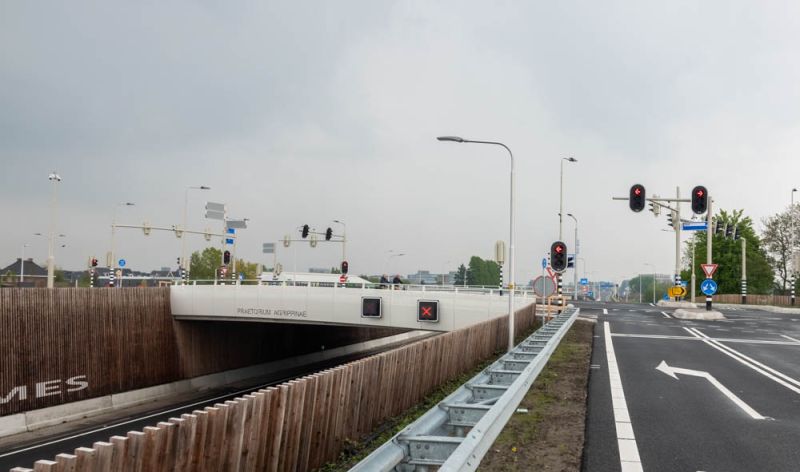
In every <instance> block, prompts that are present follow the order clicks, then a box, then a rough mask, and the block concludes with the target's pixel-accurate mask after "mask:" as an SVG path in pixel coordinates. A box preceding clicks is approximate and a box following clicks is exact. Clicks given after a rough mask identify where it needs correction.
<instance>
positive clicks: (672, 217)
mask: <svg viewBox="0 0 800 472" xmlns="http://www.w3.org/2000/svg"><path fill="white" fill-rule="evenodd" d="M677 218H678V214H677V212H674V211H671V212H669V215H667V224H668V225H670V227H671V228H672V229H675V223H676V221H675V220H676V219H677Z"/></svg>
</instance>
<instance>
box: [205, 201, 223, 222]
mask: <svg viewBox="0 0 800 472" xmlns="http://www.w3.org/2000/svg"><path fill="white" fill-rule="evenodd" d="M206 218H208V219H209V220H224V219H225V204H224V203H215V202H206Z"/></svg>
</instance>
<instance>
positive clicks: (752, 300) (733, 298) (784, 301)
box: [713, 293, 792, 306]
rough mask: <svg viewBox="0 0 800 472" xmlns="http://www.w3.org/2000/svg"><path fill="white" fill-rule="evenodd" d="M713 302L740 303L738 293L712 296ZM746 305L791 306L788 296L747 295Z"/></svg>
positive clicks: (740, 296) (740, 299)
mask: <svg viewBox="0 0 800 472" xmlns="http://www.w3.org/2000/svg"><path fill="white" fill-rule="evenodd" d="M713 298H714V301H715V302H718V303H732V304H740V303H742V295H741V294H740V293H725V294H720V295H714V297H713ZM747 304H748V305H772V306H791V304H792V302H791V298H790V297H789V295H747Z"/></svg>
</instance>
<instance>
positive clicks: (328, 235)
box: [325, 228, 333, 241]
mask: <svg viewBox="0 0 800 472" xmlns="http://www.w3.org/2000/svg"><path fill="white" fill-rule="evenodd" d="M332 237H333V230H332V229H330V228H328V229H326V230H325V241H330V240H331V238H332Z"/></svg>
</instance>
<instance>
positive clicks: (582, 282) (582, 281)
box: [581, 279, 589, 285]
mask: <svg viewBox="0 0 800 472" xmlns="http://www.w3.org/2000/svg"><path fill="white" fill-rule="evenodd" d="M581 285H589V279H581Z"/></svg>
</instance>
